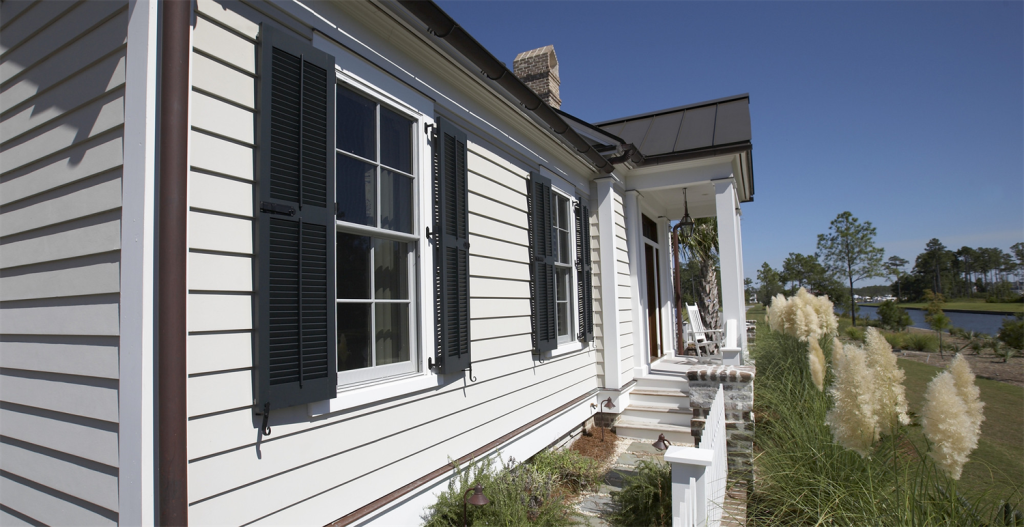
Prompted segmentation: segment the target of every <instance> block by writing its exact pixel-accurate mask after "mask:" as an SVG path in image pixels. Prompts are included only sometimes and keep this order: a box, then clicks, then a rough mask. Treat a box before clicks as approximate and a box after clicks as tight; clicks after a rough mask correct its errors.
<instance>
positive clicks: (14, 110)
mask: <svg viewBox="0 0 1024 527" xmlns="http://www.w3.org/2000/svg"><path fill="white" fill-rule="evenodd" d="M15 4H16V5H17V6H19V7H12V6H13V5H15ZM8 17H16V18H14V21H13V22H12V21H11V18H8ZM0 22H2V23H4V24H5V26H4V28H3V30H2V31H3V42H2V43H0V83H2V87H0V158H2V160H3V161H2V163H0V301H2V304H0V333H2V334H3V342H2V344H0V347H2V352H0V368H2V370H0V403H2V405H0V435H3V436H4V441H3V442H2V443H0V469H2V470H3V474H2V475H0V496H2V498H0V501H2V502H3V505H4V514H5V516H4V518H0V524H4V525H7V524H8V523H12V522H9V521H8V519H14V522H13V524H17V523H22V519H24V518H31V519H32V520H34V521H35V522H39V523H42V524H48V525H107V524H115V523H116V522H117V511H118V480H117V475H118V468H117V467H118V466H119V465H120V463H119V459H118V448H119V446H118V445H119V438H118V424H117V423H118V420H119V415H118V412H119V410H118V404H119V402H118V401H119V394H118V386H119V381H118V378H119V376H120V371H119V370H120V364H119V357H118V353H119V350H118V344H119V338H118V334H119V332H120V306H119V300H120V294H119V293H120V274H121V273H120V271H121V269H120V247H121V221H120V219H121V211H120V207H121V199H122V198H121V193H122V188H121V187H122V185H121V176H122V164H123V144H122V143H123V141H122V133H123V125H124V119H125V115H124V90H125V67H126V53H127V51H126V49H125V47H124V43H125V40H126V37H127V27H128V26H127V24H128V2H127V1H99V0H87V1H84V2H45V1H39V2H29V1H26V2H3V3H2V4H0Z"/></svg>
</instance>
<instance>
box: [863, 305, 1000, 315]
mask: <svg viewBox="0 0 1024 527" xmlns="http://www.w3.org/2000/svg"><path fill="white" fill-rule="evenodd" d="M857 305H858V306H859V307H878V304H876V303H870V304H857ZM897 305H899V304H897ZM899 307H902V308H903V309H914V310H917V311H927V308H923V307H910V306H902V305H900V306H899ZM942 311H943V312H944V313H974V314H980V315H1000V316H1004V317H1012V316H1015V315H1016V314H1017V313H1020V311H995V310H988V309H960V308H948V309H947V308H942Z"/></svg>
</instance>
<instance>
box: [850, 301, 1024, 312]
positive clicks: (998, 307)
mask: <svg viewBox="0 0 1024 527" xmlns="http://www.w3.org/2000/svg"><path fill="white" fill-rule="evenodd" d="M861 305H862V306H878V304H877V303H871V304H861ZM898 305H899V306H900V307H903V308H916V309H927V308H928V304H927V303H926V302H904V303H901V304H898ZM942 309H956V310H960V311H978V312H982V313H985V312H991V311H1005V312H1007V313H1024V303H1021V302H1000V303H992V304H990V303H987V302H985V299H984V298H954V299H952V300H949V301H947V302H946V303H945V304H943V305H942Z"/></svg>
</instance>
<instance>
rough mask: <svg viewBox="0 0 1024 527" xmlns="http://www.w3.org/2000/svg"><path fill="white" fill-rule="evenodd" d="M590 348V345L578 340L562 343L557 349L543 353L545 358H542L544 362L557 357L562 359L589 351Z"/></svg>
mask: <svg viewBox="0 0 1024 527" xmlns="http://www.w3.org/2000/svg"><path fill="white" fill-rule="evenodd" d="M590 347H591V345H590V343H589V342H581V341H579V340H573V341H569V342H563V343H562V344H559V345H558V347H557V348H555V349H553V350H551V351H546V352H544V356H545V357H544V358H545V360H547V359H555V358H558V357H563V356H565V355H570V354H573V353H579V352H581V351H585V350H587V349H589V348H590Z"/></svg>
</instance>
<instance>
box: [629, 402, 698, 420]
mask: <svg viewBox="0 0 1024 527" xmlns="http://www.w3.org/2000/svg"><path fill="white" fill-rule="evenodd" d="M622 415H623V416H627V417H629V418H630V420H634V421H642V422H646V423H651V424H667V425H677V426H690V418H691V417H693V412H692V411H691V410H690V409H689V408H685V409H684V408H678V407H676V406H672V405H664V404H638V403H635V402H634V403H630V405H629V407H628V408H626V410H625V411H623V412H622Z"/></svg>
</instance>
